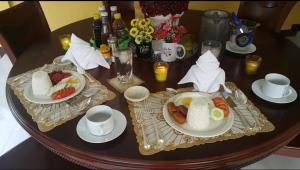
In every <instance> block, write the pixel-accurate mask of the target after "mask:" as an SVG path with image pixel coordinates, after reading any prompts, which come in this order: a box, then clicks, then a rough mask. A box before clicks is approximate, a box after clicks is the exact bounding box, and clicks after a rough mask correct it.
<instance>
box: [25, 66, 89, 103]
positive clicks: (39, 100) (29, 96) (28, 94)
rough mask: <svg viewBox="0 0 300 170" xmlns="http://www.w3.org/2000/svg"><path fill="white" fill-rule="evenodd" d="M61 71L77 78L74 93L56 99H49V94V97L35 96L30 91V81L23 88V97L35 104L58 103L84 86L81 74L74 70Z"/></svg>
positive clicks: (74, 94)
mask: <svg viewBox="0 0 300 170" xmlns="http://www.w3.org/2000/svg"><path fill="white" fill-rule="evenodd" d="M63 72H69V73H71V74H72V75H73V76H75V77H76V78H78V79H79V84H80V85H79V86H78V87H76V89H75V93H73V94H71V95H70V96H67V97H64V98H62V99H58V100H53V99H51V96H49V97H44V98H42V97H37V96H34V95H33V92H32V85H31V82H30V83H28V84H27V85H26V86H25V88H24V97H25V98H26V99H27V100H28V101H30V102H32V103H37V104H53V103H59V102H63V101H66V100H68V99H70V98H72V97H74V96H76V95H77V94H79V93H80V92H81V91H82V90H83V88H84V86H85V78H84V76H83V75H81V74H79V73H77V72H74V71H63Z"/></svg>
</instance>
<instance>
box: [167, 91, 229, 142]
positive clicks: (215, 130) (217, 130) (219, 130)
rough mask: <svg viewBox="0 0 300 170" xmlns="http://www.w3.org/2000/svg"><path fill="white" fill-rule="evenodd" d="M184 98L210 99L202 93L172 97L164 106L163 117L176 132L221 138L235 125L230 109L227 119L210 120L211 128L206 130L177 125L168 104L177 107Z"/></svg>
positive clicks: (184, 124) (185, 124) (189, 93)
mask: <svg viewBox="0 0 300 170" xmlns="http://www.w3.org/2000/svg"><path fill="white" fill-rule="evenodd" d="M184 97H192V98H195V97H209V95H208V94H205V93H200V92H185V93H180V94H177V95H175V96H173V97H171V98H170V99H169V100H168V101H167V102H166V103H165V105H164V107H163V116H164V118H165V120H166V122H167V123H168V124H169V125H170V126H171V127H173V128H174V129H175V130H177V131H179V132H181V133H183V134H186V135H190V136H194V137H214V136H219V135H222V134H224V133H225V132H227V131H228V130H229V129H230V128H231V127H232V125H233V120H234V115H233V112H232V110H231V108H230V113H229V116H228V117H227V118H224V119H223V120H219V121H217V120H213V119H211V118H210V124H209V126H208V127H207V128H206V129H204V130H201V131H200V130H195V129H193V128H192V127H190V126H189V125H188V124H187V123H186V122H185V123H183V124H179V123H177V122H176V121H175V120H174V118H173V116H171V114H170V113H169V112H168V109H167V103H169V102H174V103H175V105H179V103H178V101H180V100H181V99H182V98H184Z"/></svg>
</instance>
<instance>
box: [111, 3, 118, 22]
mask: <svg viewBox="0 0 300 170" xmlns="http://www.w3.org/2000/svg"><path fill="white" fill-rule="evenodd" d="M117 10H118V7H117V6H110V21H111V25H112V24H113V22H114V20H115V18H114V15H115V13H117Z"/></svg>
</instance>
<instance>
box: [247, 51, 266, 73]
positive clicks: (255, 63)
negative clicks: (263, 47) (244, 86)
mask: <svg viewBox="0 0 300 170" xmlns="http://www.w3.org/2000/svg"><path fill="white" fill-rule="evenodd" d="M261 60H262V59H261V57H259V56H257V55H249V56H247V57H246V67H245V69H246V73H247V74H249V75H253V74H255V73H256V71H257V69H258V67H259V66H260V63H261Z"/></svg>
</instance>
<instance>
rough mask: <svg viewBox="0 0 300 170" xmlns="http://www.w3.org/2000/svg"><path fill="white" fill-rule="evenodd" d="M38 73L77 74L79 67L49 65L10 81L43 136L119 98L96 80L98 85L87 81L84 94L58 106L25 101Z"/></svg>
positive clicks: (11, 86)
mask: <svg viewBox="0 0 300 170" xmlns="http://www.w3.org/2000/svg"><path fill="white" fill-rule="evenodd" d="M38 70H44V71H46V72H51V71H53V70H65V71H68V70H69V71H76V67H75V66H73V65H71V64H70V65H67V66H59V65H55V64H46V65H44V66H43V67H40V68H37V69H34V70H30V71H28V72H26V73H23V74H20V75H17V76H15V77H11V78H9V79H8V81H7V83H8V84H9V86H10V88H11V89H12V90H13V91H14V93H15V95H16V96H17V97H18V99H19V100H20V102H21V103H22V105H23V106H24V108H25V109H26V110H27V113H28V114H29V115H30V116H31V117H32V119H33V121H34V122H36V123H37V126H38V128H39V130H40V131H42V132H47V131H50V130H52V129H53V128H55V127H56V126H59V125H61V124H63V123H66V122H67V121H69V120H71V119H73V118H75V117H77V116H79V115H81V114H83V113H85V112H86V110H88V109H89V108H91V107H93V106H95V105H99V104H102V103H103V102H105V101H108V100H112V99H114V98H115V96H116V95H115V94H114V93H113V92H112V91H110V90H108V89H107V88H106V87H105V86H104V85H102V84H101V83H100V82H99V81H97V80H96V79H94V78H93V79H94V81H93V82H89V80H88V79H87V78H85V79H86V80H85V81H86V84H85V87H84V89H83V90H82V92H80V93H79V94H78V95H76V96H75V97H73V98H71V99H69V100H67V101H64V102H60V103H56V104H36V103H31V102H29V101H28V100H26V99H25V97H24V95H23V91H24V88H25V87H26V86H27V83H30V82H31V77H32V73H33V72H35V71H38ZM90 77H92V76H90Z"/></svg>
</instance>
